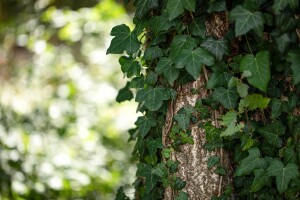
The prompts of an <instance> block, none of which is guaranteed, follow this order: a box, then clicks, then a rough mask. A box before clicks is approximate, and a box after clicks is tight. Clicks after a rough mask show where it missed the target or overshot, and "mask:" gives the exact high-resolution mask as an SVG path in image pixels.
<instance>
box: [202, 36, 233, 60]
mask: <svg viewBox="0 0 300 200" xmlns="http://www.w3.org/2000/svg"><path fill="white" fill-rule="evenodd" d="M201 46H202V47H203V48H204V49H206V50H207V51H209V52H210V53H212V54H213V55H214V56H215V57H216V58H217V59H218V60H222V57H223V55H224V54H228V52H229V50H228V41H227V39H225V38H222V39H218V40H216V39H214V38H208V39H207V40H205V41H204V42H203V43H202V44H201Z"/></svg>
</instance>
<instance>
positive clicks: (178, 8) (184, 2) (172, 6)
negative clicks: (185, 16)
mask: <svg viewBox="0 0 300 200" xmlns="http://www.w3.org/2000/svg"><path fill="white" fill-rule="evenodd" d="M195 7H196V0H168V3H167V12H168V14H169V20H170V21H171V20H172V19H174V18H176V17H178V16H179V15H181V14H182V13H183V12H184V9H187V10H189V11H193V12H194V11H195Z"/></svg>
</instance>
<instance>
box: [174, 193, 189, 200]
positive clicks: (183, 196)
mask: <svg viewBox="0 0 300 200" xmlns="http://www.w3.org/2000/svg"><path fill="white" fill-rule="evenodd" d="M188 199H189V196H188V194H187V193H186V192H183V191H180V192H179V193H178V196H177V197H176V198H175V200H188Z"/></svg>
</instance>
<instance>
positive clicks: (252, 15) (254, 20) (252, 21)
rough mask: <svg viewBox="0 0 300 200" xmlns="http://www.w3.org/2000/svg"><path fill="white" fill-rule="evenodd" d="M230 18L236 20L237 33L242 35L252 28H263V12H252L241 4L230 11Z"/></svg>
mask: <svg viewBox="0 0 300 200" xmlns="http://www.w3.org/2000/svg"><path fill="white" fill-rule="evenodd" d="M229 18H230V19H231V20H235V22H236V23H235V35H236V36H240V35H244V34H246V33H247V32H249V31H250V30H251V29H252V30H253V29H258V30H260V31H261V30H262V29H263V22H264V19H263V15H262V13H261V12H251V11H250V10H248V9H246V8H244V7H243V6H241V5H238V6H236V7H235V8H234V9H233V10H231V11H230V13H229Z"/></svg>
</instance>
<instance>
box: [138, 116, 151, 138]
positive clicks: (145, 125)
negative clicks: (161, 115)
mask: <svg viewBox="0 0 300 200" xmlns="http://www.w3.org/2000/svg"><path fill="white" fill-rule="evenodd" d="M134 124H135V125H136V126H138V127H139V132H140V133H141V136H142V138H143V137H145V135H147V133H148V132H149V130H150V128H151V127H154V126H155V125H156V121H155V119H154V118H152V117H146V116H141V117H139V118H138V119H137V121H136V122H135V123H134Z"/></svg>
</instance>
